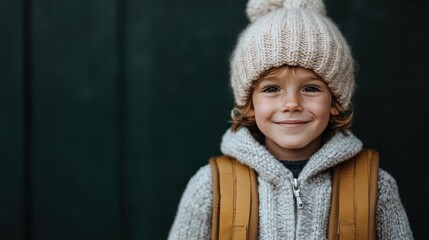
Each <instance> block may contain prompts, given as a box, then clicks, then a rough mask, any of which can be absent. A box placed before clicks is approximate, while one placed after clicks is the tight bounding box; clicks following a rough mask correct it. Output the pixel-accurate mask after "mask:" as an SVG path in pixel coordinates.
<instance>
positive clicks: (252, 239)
mask: <svg viewBox="0 0 429 240" xmlns="http://www.w3.org/2000/svg"><path fill="white" fill-rule="evenodd" d="M209 162H210V166H211V168H212V173H213V218H212V240H219V239H222V240H228V239H234V240H256V239H257V237H258V192H257V191H258V186H257V179H256V173H255V171H254V170H253V169H251V168H249V167H248V166H246V165H243V164H241V163H240V162H238V161H237V160H236V159H234V158H231V157H228V156H217V157H212V158H210V160H209Z"/></svg>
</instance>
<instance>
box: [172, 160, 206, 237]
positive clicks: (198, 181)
mask: <svg viewBox="0 0 429 240" xmlns="http://www.w3.org/2000/svg"><path fill="white" fill-rule="evenodd" d="M212 194H213V193H212V172H211V168H210V165H206V166H204V167H202V168H200V169H199V170H198V171H197V173H196V174H195V175H194V176H193V177H192V178H191V179H190V180H189V182H188V184H187V186H186V189H185V191H184V192H183V195H182V197H181V199H180V202H179V207H178V210H177V213H176V217H175V219H174V222H173V225H172V227H171V229H170V232H169V236H168V240H194V239H198V240H200V239H201V240H204V239H207V240H208V239H210V237H211V225H212V223H211V218H212Z"/></svg>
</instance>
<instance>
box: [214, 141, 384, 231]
mask: <svg viewBox="0 0 429 240" xmlns="http://www.w3.org/2000/svg"><path fill="white" fill-rule="evenodd" d="M209 163H210V166H211V169H212V173H213V215H212V240H218V239H222V240H225V239H234V240H239V239H240V240H247V239H248V240H256V239H257V238H258V186H257V176H256V172H255V171H254V170H253V169H251V168H249V167H248V166H247V165H243V164H241V163H240V162H239V161H237V160H236V159H234V158H231V157H229V156H225V155H221V156H216V157H212V158H210V160H209ZM378 167H379V155H378V152H377V151H376V150H374V149H365V148H364V149H363V150H362V151H361V152H360V153H359V154H357V155H356V156H355V157H353V158H351V159H350V160H347V161H345V162H343V163H341V164H339V165H337V166H335V167H334V168H333V170H332V197H331V209H330V216H329V227H328V239H329V240H339V239H341V240H343V239H347V240H350V239H368V240H375V239H376V232H375V212H376V201H377V190H378Z"/></svg>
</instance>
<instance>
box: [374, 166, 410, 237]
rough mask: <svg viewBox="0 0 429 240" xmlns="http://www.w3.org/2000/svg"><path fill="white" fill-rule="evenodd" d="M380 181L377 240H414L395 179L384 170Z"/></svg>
mask: <svg viewBox="0 0 429 240" xmlns="http://www.w3.org/2000/svg"><path fill="white" fill-rule="evenodd" d="M378 179H379V185H378V203H377V213H376V215H377V217H376V218H377V220H376V221H377V239H379V240H393V239H395V240H396V239H401V240H412V239H414V238H413V234H412V231H411V229H410V225H409V222H408V217H407V214H406V212H405V209H404V207H403V205H402V202H401V199H400V196H399V191H398V186H397V184H396V181H395V179H394V178H393V177H392V176H391V175H390V174H389V173H387V172H386V171H384V170H382V169H380V172H379V178H378Z"/></svg>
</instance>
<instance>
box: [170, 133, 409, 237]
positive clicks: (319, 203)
mask: <svg viewBox="0 0 429 240" xmlns="http://www.w3.org/2000/svg"><path fill="white" fill-rule="evenodd" d="M361 148H362V143H361V141H360V140H359V139H357V138H356V137H355V136H353V135H352V134H351V133H349V134H348V135H347V136H346V135H343V134H341V133H338V134H337V135H336V136H334V137H333V138H332V139H331V140H330V141H329V142H327V143H326V144H325V145H324V146H323V147H322V148H321V149H320V150H319V151H318V152H316V153H315V154H314V155H313V156H312V157H311V158H310V160H309V161H308V163H307V164H306V165H305V167H304V169H303V170H302V172H301V174H300V175H299V177H298V181H299V184H300V187H301V197H302V201H303V202H304V204H305V206H304V208H303V209H299V210H297V208H296V206H295V204H296V203H295V199H294V196H293V192H292V185H291V180H292V177H293V176H292V173H291V172H290V171H289V170H288V169H286V168H285V167H284V166H283V165H282V164H281V163H280V162H279V161H278V160H276V159H275V158H274V156H272V155H271V154H270V153H269V152H268V151H267V150H266V149H265V147H264V146H262V145H260V144H259V143H258V142H257V141H256V140H254V138H253V137H252V136H251V134H250V133H249V131H248V130H247V129H245V128H242V129H240V130H239V131H238V132H235V133H233V132H231V131H230V130H228V131H227V132H226V133H225V135H224V136H223V140H222V144H221V150H222V152H223V153H224V154H227V155H230V156H233V157H235V158H237V159H238V160H239V161H240V162H242V163H244V164H247V165H248V166H250V167H252V168H253V169H255V170H256V171H257V173H258V191H259V239H266V240H273V239H276V240H277V239H279V240H281V239H288V240H292V239H299V240H302V239H305V240H310V239H314V240H321V239H327V229H328V219H329V208H330V197H331V176H330V171H329V170H330V169H331V168H332V167H333V166H335V165H337V164H339V163H341V162H343V161H344V160H346V159H349V158H350V157H352V156H354V155H355V154H356V153H358V152H359V151H360V150H361ZM211 217H212V173H211V169H210V166H209V165H206V166H204V167H202V168H201V169H200V170H199V171H198V172H197V173H196V174H195V175H194V176H193V177H192V178H191V180H190V181H189V183H188V185H187V187H186V190H185V192H184V193H183V196H182V199H181V201H180V204H179V208H178V211H177V215H176V218H175V220H174V223H173V226H172V228H171V230H170V233H169V236H168V239H169V240H177V239H181V240H194V239H195V240H196V239H198V240H200V239H210V234H211ZM376 217H377V219H376V222H377V236H378V239H379V240H398V239H401V240H408V239H413V236H412V232H411V229H410V226H409V223H408V218H407V215H406V212H405V210H404V208H403V206H402V203H401V199H400V197H399V192H398V188H397V185H396V182H395V180H394V179H393V177H392V176H391V175H389V174H388V173H386V172H385V171H384V170H382V169H380V172H379V192H378V205H377V215H376Z"/></svg>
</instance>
